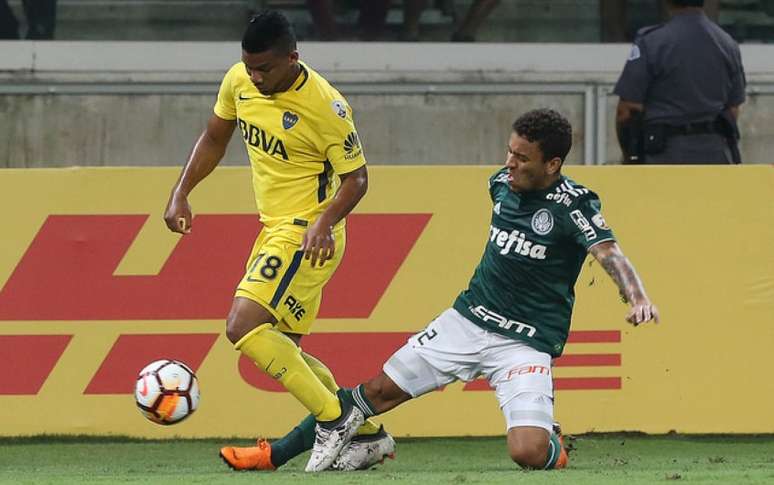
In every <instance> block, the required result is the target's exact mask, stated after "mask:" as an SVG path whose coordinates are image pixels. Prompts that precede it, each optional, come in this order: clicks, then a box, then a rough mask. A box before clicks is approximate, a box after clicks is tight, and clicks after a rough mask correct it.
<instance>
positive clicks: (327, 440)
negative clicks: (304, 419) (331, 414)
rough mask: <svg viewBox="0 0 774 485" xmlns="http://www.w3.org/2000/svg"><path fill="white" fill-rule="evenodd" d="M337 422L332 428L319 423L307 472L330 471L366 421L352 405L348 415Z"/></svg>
mask: <svg viewBox="0 0 774 485" xmlns="http://www.w3.org/2000/svg"><path fill="white" fill-rule="evenodd" d="M337 421H338V423H337V424H335V425H333V427H330V428H329V427H326V426H323V425H321V424H320V423H317V426H316V427H315V435H316V436H315V439H314V446H313V447H312V456H310V457H309V462H308V463H307V464H306V468H305V471H307V472H321V471H323V470H326V469H328V468H329V467H330V466H331V464H333V461H334V460H335V459H336V457H338V456H339V453H340V452H341V450H342V448H344V445H346V444H347V443H349V441H350V440H351V439H352V437H353V436H355V434H356V433H357V429H358V428H359V427H360V426H361V425H362V424H363V422H364V421H365V416H363V412H362V411H361V410H360V409H358V408H357V407H355V406H351V405H350V406H349V411H348V412H347V413H346V415H344V416H343V417H342V418H339V419H338V420H337Z"/></svg>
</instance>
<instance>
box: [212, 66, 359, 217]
mask: <svg viewBox="0 0 774 485" xmlns="http://www.w3.org/2000/svg"><path fill="white" fill-rule="evenodd" d="M299 64H300V66H301V74H300V75H299V76H298V79H296V81H295V82H294V83H293V85H292V86H291V87H290V88H289V89H288V90H287V91H284V92H281V93H276V94H273V95H271V96H265V95H263V94H261V93H260V92H259V91H258V88H256V87H255V86H254V85H253V83H252V82H251V81H250V77H249V75H248V74H247V70H246V68H245V65H244V64H243V63H242V62H238V63H236V64H234V65H233V66H232V67H231V69H229V71H228V72H227V73H226V75H225V76H224V78H223V82H222V83H221V85H220V91H219V92H218V100H217V102H216V103H215V108H214V111H215V114H216V115H217V116H218V117H220V118H222V119H224V120H234V121H235V122H236V123H237V126H238V128H239V131H240V132H241V135H242V138H243V139H244V142H245V147H246V148H247V154H248V156H249V158H250V165H251V167H252V174H253V188H254V190H255V199H256V204H257V206H258V212H259V213H260V215H261V222H263V223H264V224H265V225H267V226H275V225H278V224H281V223H283V222H292V221H294V220H296V224H302V225H305V224H307V223H311V222H313V221H314V220H315V219H316V218H317V217H318V216H319V215H320V214H321V213H322V212H323V211H324V210H325V208H326V207H328V205H330V203H331V201H332V200H333V196H334V195H335V194H336V190H337V189H338V187H339V185H340V183H341V182H340V179H339V177H337V176H335V174H344V173H349V172H352V171H353V170H356V169H358V168H360V167H362V166H363V165H365V163H366V161H365V156H364V155H363V147H362V145H361V143H360V138H359V137H358V135H357V130H356V129H355V123H354V121H353V119H352V108H350V106H349V104H348V103H347V100H346V99H344V97H343V96H342V95H341V94H340V93H339V92H338V91H337V90H336V89H334V88H333V87H332V86H331V85H330V84H329V83H328V81H326V80H325V79H324V78H323V77H322V76H320V75H319V74H318V73H317V72H315V71H314V70H312V69H311V68H309V67H308V66H307V65H306V64H304V63H301V62H299ZM301 221H303V222H301Z"/></svg>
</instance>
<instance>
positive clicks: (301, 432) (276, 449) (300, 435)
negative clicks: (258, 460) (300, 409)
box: [271, 414, 317, 468]
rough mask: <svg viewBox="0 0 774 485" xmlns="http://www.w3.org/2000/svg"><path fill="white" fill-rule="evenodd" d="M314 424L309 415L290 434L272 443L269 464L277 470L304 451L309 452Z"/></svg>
mask: <svg viewBox="0 0 774 485" xmlns="http://www.w3.org/2000/svg"><path fill="white" fill-rule="evenodd" d="M316 424H317V421H316V420H315V419H314V416H313V415H311V414H310V415H309V416H307V417H305V418H304V420H303V421H301V422H300V423H298V426H296V427H295V428H293V430H292V431H291V432H290V433H288V434H286V435H285V436H283V437H282V438H280V439H278V440H276V441H272V443H271V464H272V465H274V466H275V467H276V468H279V467H281V466H282V465H284V464H285V463H287V462H288V461H290V460H291V459H292V458H294V457H296V456H298V455H300V454H301V453H303V452H305V451H306V450H311V449H312V445H313V444H314V435H315V433H314V427H315V425H316Z"/></svg>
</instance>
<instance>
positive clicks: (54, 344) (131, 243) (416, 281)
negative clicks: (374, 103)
mask: <svg viewBox="0 0 774 485" xmlns="http://www.w3.org/2000/svg"><path fill="white" fill-rule="evenodd" d="M495 168H496V167H493V166H486V167H470V166H467V167H445V168H444V169H443V170H439V169H438V168H437V167H372V168H371V184H370V190H369V193H368V195H367V196H366V198H365V199H364V200H363V202H362V203H361V204H360V205H359V206H358V208H357V211H356V213H355V214H354V215H352V216H351V217H350V218H349V221H348V228H349V229H348V230H349V237H348V248H347V254H346V256H345V259H344V262H343V263H342V266H341V267H340V269H339V270H338V272H337V274H336V275H335V276H334V279H333V280H332V281H331V282H330V284H329V285H328V287H327V288H326V291H325V295H324V302H323V305H322V309H321V313H320V319H319V321H318V322H317V323H316V325H315V328H314V330H315V332H316V333H315V334H313V335H312V336H310V337H307V338H306V339H305V340H304V342H303V346H304V349H305V350H306V351H308V352H310V353H312V354H314V355H317V356H318V357H320V358H321V359H322V360H324V361H325V362H327V363H328V364H329V365H330V366H331V368H332V369H333V371H334V373H335V374H336V375H337V376H338V379H339V381H340V384H342V385H353V384H356V383H358V382H361V381H362V380H364V379H366V378H368V377H370V376H372V375H374V374H375V373H377V372H378V371H379V369H380V364H381V363H382V362H383V361H384V360H385V359H386V358H387V357H388V356H389V355H390V354H391V352H392V351H394V350H395V349H397V348H398V347H399V346H400V345H402V343H403V342H404V341H405V339H406V338H407V336H408V335H410V334H411V333H412V332H415V331H417V330H419V329H421V328H422V327H423V326H424V325H425V324H427V323H428V322H429V321H430V320H431V319H432V318H433V317H434V316H435V315H437V314H438V313H439V312H441V311H442V310H443V309H445V308H446V307H448V306H449V305H450V304H451V302H452V301H453V299H454V297H455V296H456V294H457V293H458V292H459V291H460V289H462V288H463V287H464V286H465V285H466V283H467V281H468V279H469V277H470V275H471V274H472V271H473V269H474V267H475V265H476V264H477V262H478V260H479V258H480V255H481V252H482V249H483V246H484V242H485V240H486V238H487V235H488V233H489V231H488V224H489V217H490V216H489V215H490V212H491V210H492V209H491V202H490V201H489V199H488V193H487V188H486V183H487V179H488V177H489V175H490V174H491V173H492V172H493V170H495ZM566 172H567V173H568V174H569V175H570V176H572V177H573V178H575V179H576V180H578V181H579V182H582V183H583V184H585V185H587V186H589V187H592V188H593V189H594V190H596V191H597V192H598V193H599V194H600V196H601V198H602V200H603V203H604V207H603V209H604V214H605V217H606V219H607V221H608V222H609V224H610V225H611V226H612V227H613V229H614V231H615V232H616V234H617V237H618V239H619V242H620V243H621V245H622V246H623V248H624V250H625V252H626V254H627V255H628V256H629V258H630V259H631V260H632V261H633V262H634V264H635V265H636V267H637V268H638V270H639V272H640V274H641V275H642V277H643V279H644V281H645V282H646V285H647V288H648V291H649V293H650V296H651V297H652V299H653V301H654V302H655V303H656V304H657V305H658V306H659V308H660V310H661V313H662V322H661V323H660V324H659V325H650V324H649V325H644V326H642V327H638V328H633V327H631V326H629V325H627V324H626V323H625V322H624V315H625V313H626V306H625V305H624V304H623V303H621V301H620V300H619V298H618V295H617V291H616V288H615V285H614V284H613V283H612V282H611V281H610V279H609V278H608V277H607V276H606V274H605V273H604V270H603V269H602V268H601V267H600V266H599V265H597V264H595V263H594V262H593V261H591V260H589V261H587V262H586V264H585V265H584V268H583V272H582V273H581V275H580V278H579V280H578V283H577V286H576V292H577V304H576V309H575V313H574V321H573V328H572V330H573V333H572V334H571V336H570V343H569V345H568V346H567V349H566V354H565V356H563V357H562V358H561V359H559V360H558V361H557V362H556V367H555V387H556V389H557V393H556V417H557V418H558V419H559V420H561V421H562V423H563V425H564V427H565V429H566V431H567V432H570V433H580V432H589V431H598V432H602V431H621V430H627V431H643V432H647V433H664V432H668V431H671V430H675V431H677V432H681V433H774V421H772V420H771V419H770V412H771V409H770V405H771V402H772V400H774V385H773V384H772V380H771V379H770V376H769V374H768V369H769V361H768V356H769V352H770V348H771V345H772V342H774V326H772V318H771V315H772V310H774V275H773V274H772V268H774V253H773V252H772V251H771V248H772V247H774V226H772V224H771V221H772V220H774V206H773V205H772V204H771V194H772V193H773V192H774V171H773V170H772V167H771V166H757V167H756V166H741V167H736V166H729V167H701V168H696V167H626V168H624V167H567V169H566ZM177 173H178V170H177V169H175V168H144V169H141V168H134V169H131V168H121V169H119V168H102V169H98V168H78V169H43V170H41V169H25V170H14V169H11V170H5V171H3V172H2V176H0V206H2V207H3V208H4V217H3V237H2V238H0V285H2V290H0V435H32V434H40V433H62V434H81V433H85V434H128V435H132V436H143V437H171V436H185V437H205V436H232V435H233V436H243V437H255V436H256V435H262V436H267V437H272V436H280V435H282V434H284V432H285V431H287V430H288V429H289V428H290V427H291V426H292V425H293V424H294V423H296V422H297V421H298V420H299V419H300V418H302V417H303V415H304V414H305V413H304V410H303V409H302V408H301V406H300V405H299V404H298V403H296V402H295V400H294V399H293V398H292V397H291V396H290V395H289V394H287V393H285V392H283V391H282V389H281V388H280V387H279V386H278V385H277V384H276V383H275V382H273V381H271V380H270V379H269V378H266V377H264V376H262V374H261V373H260V372H259V371H258V369H256V368H255V366H253V365H252V364H251V363H250V362H248V361H246V360H244V359H240V355H239V353H237V352H235V351H234V350H233V349H232V347H231V345H230V344H229V342H228V340H227V339H226V338H225V336H224V334H223V329H224V323H223V320H224V316H225V315H226V312H227V311H228V307H229V303H230V300H231V297H232V294H233V288H234V285H235V283H236V282H237V281H238V279H239V278H240V277H241V274H242V271H243V267H244V266H243V265H244V259H245V258H246V257H247V255H248V253H249V250H250V247H251V244H252V241H253V238H254V237H255V235H256V233H257V232H258V231H259V225H258V223H257V221H256V217H255V214H254V210H255V209H254V201H253V194H252V191H251V185H250V176H249V173H248V171H247V169H244V168H229V167H225V168H221V169H218V170H216V171H215V172H214V173H213V174H212V175H211V177H210V178H208V179H207V181H206V182H204V183H203V184H202V185H201V186H200V187H199V188H197V190H196V192H195V193H194V194H193V196H192V204H193V208H194V211H195V213H196V218H195V219H194V225H193V233H192V234H191V235H189V236H185V237H182V238H181V237H179V236H177V235H174V234H172V233H170V232H169V231H167V229H166V228H165V227H164V224H163V222H162V210H163V207H164V205H165V203H166V199H167V194H168V190H169V187H170V186H171V185H172V184H173V182H174V180H175V179H176V177H177ZM162 357H165V358H177V359H181V360H183V361H185V362H187V363H189V364H190V365H191V366H193V367H194V368H195V369H196V370H197V373H198V376H199V379H200V383H201V390H202V401H201V408H200V409H199V411H197V413H196V414H195V415H194V416H193V417H191V418H190V419H189V420H188V421H186V422H184V423H182V424H180V425H177V426H175V427H172V428H166V427H160V426H157V425H153V424H151V423H150V422H148V421H146V420H145V419H144V418H142V417H141V416H140V413H139V412H137V410H136V409H135V408H134V403H133V397H132V392H133V389H134V384H135V378H136V373H137V371H138V370H139V369H140V368H142V367H143V366H144V365H145V364H147V363H148V362H150V361H151V360H154V359H156V358H162ZM741 397H746V399H744V404H742V405H741V406H742V409H741V410H740V398H741ZM380 420H382V418H380ZM383 421H384V422H385V423H386V424H387V425H388V426H389V428H390V430H391V432H392V433H393V434H395V435H398V436H453V435H499V434H502V433H503V432H504V422H503V418H502V416H501V414H500V412H499V410H498V407H497V402H496V400H495V397H494V394H493V392H491V391H490V390H489V389H488V387H487V385H486V383H485V382H482V381H474V382H471V383H467V384H465V383H457V384H453V385H450V386H447V387H446V388H445V389H443V390H442V391H438V392H434V393H432V394H430V395H428V396H425V397H423V398H422V399H419V400H417V401H415V402H409V403H407V404H405V405H404V406H402V407H401V408H399V409H398V410H396V411H394V412H392V413H390V414H388V415H387V416H385V417H384V418H383Z"/></svg>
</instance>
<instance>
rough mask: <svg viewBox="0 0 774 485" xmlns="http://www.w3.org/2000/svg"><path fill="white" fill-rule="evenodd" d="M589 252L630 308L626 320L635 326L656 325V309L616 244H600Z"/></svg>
mask: <svg viewBox="0 0 774 485" xmlns="http://www.w3.org/2000/svg"><path fill="white" fill-rule="evenodd" d="M589 252H590V253H591V254H592V255H593V256H594V257H595V258H596V259H597V261H599V263H600V264H601V265H602V267H603V268H605V271H607V274H609V275H610V277H611V278H613V281H615V284H616V285H617V286H618V290H619V291H620V293H621V296H622V297H623V298H624V300H625V301H626V302H627V303H628V304H629V306H630V307H631V308H630V309H629V313H628V314H627V315H626V320H627V321H628V322H629V323H631V324H633V325H635V326H637V325H639V324H641V323H645V322H649V321H651V320H655V321H656V323H658V309H657V308H656V306H655V305H653V303H651V302H650V299H649V298H648V295H647V294H646V293H645V288H644V287H643V285H642V280H640V277H639V276H638V275H637V271H635V269H634V267H633V266H632V264H631V262H629V259H628V258H627V257H626V256H624V254H623V252H622V251H621V248H620V247H619V246H618V244H617V243H616V242H615V241H605V242H601V243H599V244H596V245H594V246H592V247H591V248H590V249H589Z"/></svg>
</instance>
